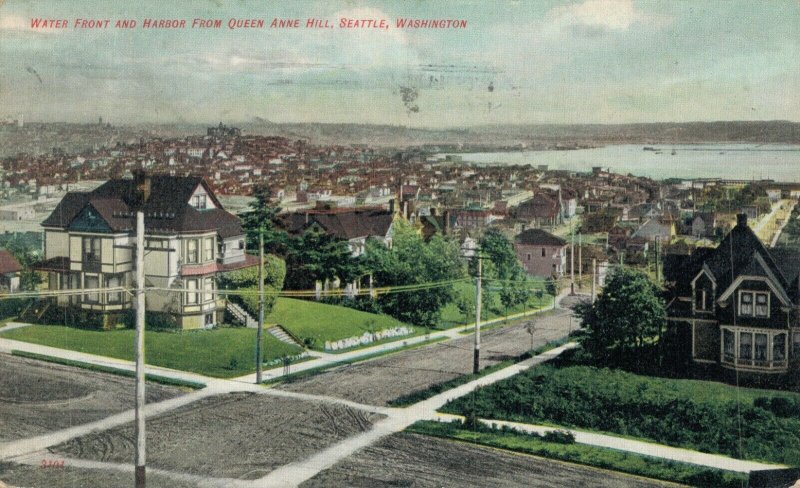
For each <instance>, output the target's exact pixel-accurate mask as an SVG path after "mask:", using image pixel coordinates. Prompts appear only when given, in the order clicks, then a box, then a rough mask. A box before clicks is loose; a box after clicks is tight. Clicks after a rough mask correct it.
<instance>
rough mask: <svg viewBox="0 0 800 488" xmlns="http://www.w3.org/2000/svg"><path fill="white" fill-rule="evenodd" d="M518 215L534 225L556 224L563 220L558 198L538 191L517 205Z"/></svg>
mask: <svg viewBox="0 0 800 488" xmlns="http://www.w3.org/2000/svg"><path fill="white" fill-rule="evenodd" d="M516 217H517V218H518V219H520V220H524V221H526V222H529V223H530V224H532V225H534V226H540V225H556V224H558V223H560V222H561V221H562V212H561V204H560V203H559V201H558V200H557V199H556V198H552V197H550V196H548V195H546V194H545V193H537V194H535V195H534V196H533V198H531V199H530V200H528V201H527V202H523V203H521V204H520V205H519V207H517V211H516Z"/></svg>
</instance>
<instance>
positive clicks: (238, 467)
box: [50, 393, 383, 479]
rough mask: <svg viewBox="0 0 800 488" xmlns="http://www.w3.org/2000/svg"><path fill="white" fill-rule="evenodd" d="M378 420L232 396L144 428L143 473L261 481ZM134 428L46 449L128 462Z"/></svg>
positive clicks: (327, 407) (334, 408)
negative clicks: (157, 471)
mask: <svg viewBox="0 0 800 488" xmlns="http://www.w3.org/2000/svg"><path fill="white" fill-rule="evenodd" d="M382 417H383V416H382V415H379V414H372V413H367V412H363V411H360V410H353V409H351V408H347V407H343V406H339V405H332V404H329V403H321V402H311V401H300V400H294V399H286V398H276V397H271V396H267V395H258V394H254V393H232V394H228V395H220V396H215V397H209V398H205V399H203V400H200V401H198V402H195V403H192V404H191V405H187V406H185V407H182V408H179V409H177V410H175V411H173V412H170V413H168V414H164V415H161V416H159V417H156V418H153V419H148V421H147V456H148V465H150V466H153V467H155V468H161V469H165V470H169V471H176V472H181V473H189V474H193V475H200V476H212V477H215V478H242V479H255V478H260V477H262V476H264V475H266V474H267V473H269V472H270V471H272V470H273V469H275V468H277V467H279V466H282V465H284V464H287V463H289V462H292V461H297V460H300V459H303V458H305V457H307V456H309V455H311V454H312V453H314V452H315V451H317V450H320V449H323V448H325V447H327V446H330V445H331V444H334V443H335V442H337V441H339V440H342V439H344V438H346V437H349V436H351V435H353V434H355V433H359V432H364V431H366V430H369V429H370V428H371V427H372V424H373V423H374V422H375V421H377V420H378V419H380V418H382ZM133 446H134V432H133V424H127V425H125V426H122V427H118V428H114V429H110V430H107V431H104V432H99V433H95V434H90V435H87V436H84V437H80V438H77V439H74V440H72V441H70V442H67V443H65V444H62V445H60V446H56V447H54V448H51V449H50V451H51V452H52V453H55V454H58V455H62V456H65V457H67V458H81V459H90V460H95V461H109V462H117V463H122V462H130V461H131V460H132V459H133Z"/></svg>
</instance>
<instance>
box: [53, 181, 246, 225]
mask: <svg viewBox="0 0 800 488" xmlns="http://www.w3.org/2000/svg"><path fill="white" fill-rule="evenodd" d="M201 185H202V186H203V187H204V189H205V190H206V193H207V194H208V196H209V198H211V200H212V201H213V202H214V204H215V206H216V207H217V208H213V209H205V210H198V209H196V208H194V207H192V206H191V205H189V199H190V198H191V196H192V194H193V193H194V191H195V190H196V189H197V187H198V186H201ZM137 199H138V194H137V189H136V184H135V182H134V180H130V179H118V180H109V181H107V182H106V183H104V184H103V185H101V186H99V187H98V188H96V189H95V190H93V191H91V192H86V193H79V192H70V193H67V194H66V195H65V196H64V198H63V199H62V200H61V202H59V204H58V205H57V206H56V208H55V210H53V212H52V213H51V214H50V216H49V217H47V219H45V220H44V222H42V226H44V227H57V228H62V229H69V228H70V226H71V225H72V224H73V222H74V221H75V219H76V218H77V217H78V216H79V215H81V213H82V212H84V210H85V209H87V208H89V209H91V210H92V211H93V212H96V214H97V215H99V216H100V217H101V218H102V220H103V221H104V222H105V224H106V225H107V226H108V228H110V230H111V232H129V231H131V230H133V229H134V228H135V226H136V222H135V218H136V217H135V213H134V212H135V210H136V205H137ZM142 211H143V212H144V217H145V220H144V225H145V229H146V231H147V232H148V233H159V232H162V233H194V232H210V231H217V233H218V234H219V235H220V236H221V237H223V238H225V237H231V236H235V235H241V234H243V233H244V231H243V230H242V226H241V222H240V221H239V218H238V217H236V216H235V215H233V214H231V213H229V212H228V211H226V210H224V209H223V208H222V205H221V204H220V203H219V200H217V198H216V197H215V196H214V193H213V192H212V191H211V189H210V188H209V187H208V185H206V183H205V182H204V181H203V179H202V178H200V177H195V176H167V175H153V176H151V177H150V195H149V198H148V199H147V201H146V202H145V203H144V205H143V206H142Z"/></svg>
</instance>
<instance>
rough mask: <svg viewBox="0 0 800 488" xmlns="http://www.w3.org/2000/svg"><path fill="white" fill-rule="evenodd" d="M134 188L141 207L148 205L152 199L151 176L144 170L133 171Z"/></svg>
mask: <svg viewBox="0 0 800 488" xmlns="http://www.w3.org/2000/svg"><path fill="white" fill-rule="evenodd" d="M133 186H134V189H135V192H136V200H137V202H138V203H139V204H140V205H144V204H145V203H147V201H148V200H149V199H150V175H148V174H147V173H146V172H145V171H144V170H143V169H137V170H135V171H133Z"/></svg>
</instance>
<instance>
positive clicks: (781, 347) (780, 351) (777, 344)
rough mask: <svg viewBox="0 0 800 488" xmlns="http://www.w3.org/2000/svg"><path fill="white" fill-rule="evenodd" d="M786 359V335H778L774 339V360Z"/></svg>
mask: <svg viewBox="0 0 800 488" xmlns="http://www.w3.org/2000/svg"><path fill="white" fill-rule="evenodd" d="M785 359H786V334H777V335H776V336H774V337H773V338H772V360H773V361H783V360H785Z"/></svg>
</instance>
